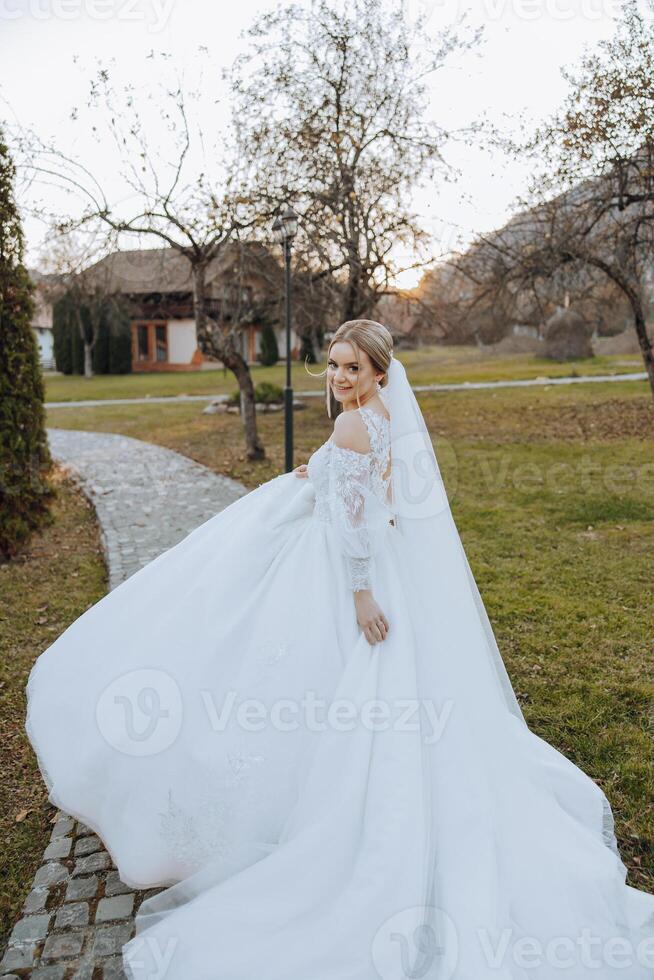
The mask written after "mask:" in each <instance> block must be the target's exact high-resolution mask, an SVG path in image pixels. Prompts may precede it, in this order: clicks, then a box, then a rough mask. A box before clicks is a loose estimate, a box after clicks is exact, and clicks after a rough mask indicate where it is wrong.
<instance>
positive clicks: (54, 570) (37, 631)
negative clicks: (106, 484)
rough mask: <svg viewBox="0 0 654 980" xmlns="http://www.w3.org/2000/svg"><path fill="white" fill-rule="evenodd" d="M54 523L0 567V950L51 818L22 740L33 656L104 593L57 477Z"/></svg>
mask: <svg viewBox="0 0 654 980" xmlns="http://www.w3.org/2000/svg"><path fill="white" fill-rule="evenodd" d="M53 483H54V484H55V486H56V488H57V491H58V492H57V496H56V499H55V501H54V504H53V508H52V515H53V518H54V521H53V523H52V524H51V525H50V526H48V527H47V528H45V529H44V530H43V531H42V532H41V533H40V534H37V535H35V536H34V537H33V538H32V539H31V541H30V543H29V545H28V547H27V548H26V549H25V551H24V552H23V554H21V556H20V557H19V558H17V559H15V560H14V561H12V562H8V563H4V564H0V705H1V710H0V835H1V836H2V857H3V860H2V872H1V876H2V877H1V879H0V881H1V887H0V895H1V896H2V898H0V947H1V946H3V945H4V943H5V942H6V940H7V938H8V935H9V932H11V929H12V928H13V926H14V923H15V922H16V920H17V919H18V918H19V915H20V910H21V907H22V903H23V901H24V900H25V897H26V896H27V893H28V891H29V889H30V886H31V883H32V878H33V877H34V873H35V871H36V869H37V868H38V867H39V866H40V864H41V858H42V855H43V851H44V850H45V847H46V845H47V843H48V840H49V837H50V832H51V830H52V826H51V820H52V818H53V816H54V815H55V813H56V810H55V808H54V807H53V806H52V805H51V804H50V803H48V798H47V791H46V788H45V784H44V782H43V780H42V778H41V774H40V772H39V770H38V766H37V764H36V759H35V757H34V753H33V751H32V747H31V745H30V744H29V742H28V740H27V736H26V734H25V729H24V725H25V685H26V683H27V677H28V674H29V672H30V668H31V667H32V664H33V663H34V660H35V659H36V657H37V655H38V654H39V653H40V652H41V651H42V650H44V649H45V648H46V647H47V646H48V645H49V644H50V643H52V642H53V640H54V639H56V637H57V636H59V634H60V633H62V632H63V631H64V629H65V628H66V627H67V626H68V625H69V624H70V623H72V622H73V620H74V619H76V618H77V617H78V616H80V615H81V614H82V613H83V612H84V610H85V609H86V608H88V606H90V605H91V604H92V603H94V602H97V600H98V599H100V598H101V597H102V596H103V595H104V594H105V592H106V591H107V578H106V574H105V566H104V561H103V558H102V553H101V547H100V537H99V531H98V527H97V524H96V520H95V514H94V512H93V509H92V508H91V506H90V505H89V504H88V503H87V501H86V498H85V497H84V496H83V495H82V494H81V492H80V491H79V490H78V489H76V488H75V486H74V485H73V483H71V482H70V481H69V480H68V479H67V478H65V477H64V476H63V475H62V473H61V472H60V471H56V472H55V474H54V479H53Z"/></svg>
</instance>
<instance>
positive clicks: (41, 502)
mask: <svg viewBox="0 0 654 980" xmlns="http://www.w3.org/2000/svg"><path fill="white" fill-rule="evenodd" d="M13 180H14V166H13V163H12V161H11V158H10V156H9V151H8V149H7V146H6V144H5V143H4V141H3V139H2V135H1V133H0V555H1V556H2V557H3V558H5V559H8V558H12V557H14V556H15V555H16V554H18V552H19V550H20V547H21V545H22V544H23V543H24V542H25V541H26V540H27V539H28V538H29V536H30V534H31V533H32V531H33V530H35V529H36V528H38V527H40V526H42V525H44V524H46V523H49V522H50V521H51V520H52V517H51V514H50V508H49V504H50V502H51V498H52V497H53V496H54V488H53V487H52V485H51V484H50V483H49V481H48V473H49V471H50V468H51V466H52V460H51V458H50V451H49V448H48V442H47V435H46V431H45V414H44V409H43V398H44V392H43V376H42V373H41V361H40V356H39V350H38V344H37V342H36V336H35V334H34V331H33V329H32V316H33V313H34V299H33V293H34V285H33V283H32V282H31V280H30V278H29V276H28V274H27V271H26V269H25V266H24V265H23V232H22V228H21V225H20V219H19V216H18V211H17V209H16V205H15V202H14V197H13Z"/></svg>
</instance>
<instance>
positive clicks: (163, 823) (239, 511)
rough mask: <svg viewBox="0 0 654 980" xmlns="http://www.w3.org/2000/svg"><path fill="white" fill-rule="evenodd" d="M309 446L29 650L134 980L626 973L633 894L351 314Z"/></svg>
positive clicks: (384, 373) (57, 785)
mask: <svg viewBox="0 0 654 980" xmlns="http://www.w3.org/2000/svg"><path fill="white" fill-rule="evenodd" d="M328 357H329V361H328V367H327V378H326V381H327V384H326V403H327V411H328V414H329V415H330V417H332V416H334V415H335V420H334V429H333V433H332V435H331V437H330V438H329V439H328V440H327V441H326V442H325V443H324V444H323V445H322V446H320V448H319V449H317V450H316V452H314V453H313V455H312V456H311V457H310V459H309V461H308V464H306V465H303V466H299V467H297V469H296V470H294V471H293V472H292V473H286V474H283V475H281V476H278V477H276V478H275V479H272V480H270V481H269V482H267V483H264V484H262V485H260V486H259V487H257V488H256V489H255V490H253V491H251V492H250V493H248V494H247V495H246V496H244V497H242V498H240V499H239V500H237V501H236V502H235V503H233V504H232V505H231V506H229V507H227V508H226V509H225V510H223V511H221V512H220V513H218V514H216V515H215V516H214V517H213V518H211V519H210V520H208V521H206V523H204V524H203V525H201V526H200V527H198V528H197V529H196V530H194V531H193V532H192V533H191V534H189V535H188V536H187V537H186V538H185V539H184V540H183V541H181V542H180V543H179V544H177V545H176V546H175V547H173V548H171V549H169V550H168V551H166V552H165V553H163V554H161V555H160V556H159V557H158V558H156V559H155V560H154V561H152V562H150V563H149V564H148V565H147V566H145V567H144V568H143V569H141V570H140V571H139V572H137V573H136V574H135V575H133V576H132V577H131V578H129V579H128V580H127V581H125V582H123V583H122V584H121V585H119V586H118V587H117V588H116V589H114V590H113V592H111V593H109V594H108V595H106V596H105V597H104V598H103V599H102V600H100V601H99V602H97V603H96V604H95V605H94V606H92V607H91V608H90V609H88V610H87V611H86V612H85V613H84V614H83V615H82V616H81V617H80V618H79V619H77V620H76V621H75V622H74V623H73V624H72V625H71V626H69V627H68V629H67V630H65V631H64V633H63V634H62V635H61V636H60V637H59V638H58V639H57V640H56V641H55V642H54V643H53V644H52V645H51V646H50V647H49V648H48V649H47V650H45V651H44V652H43V653H42V654H41V656H40V657H39V658H38V659H37V661H36V663H35V664H34V667H33V668H32V671H31V674H30V677H29V680H28V686H27V696H28V709H27V718H26V728H27V732H28V734H29V737H30V740H31V743H32V745H33V747H34V750H35V752H36V754H37V757H38V762H39V765H40V768H41V772H42V774H43V777H44V780H45V782H46V784H47V786H48V791H49V799H50V801H51V802H52V803H54V804H55V805H56V806H57V807H59V808H61V809H62V810H64V811H65V812H67V813H69V814H71V815H73V816H74V817H77V818H78V819H80V820H81V821H83V822H84V823H85V824H87V825H88V826H89V827H91V828H93V829H94V830H95V831H96V832H97V833H98V834H99V835H100V836H101V838H102V839H103V841H104V842H105V845H106V847H107V849H108V850H109V852H110V854H111V856H112V858H113V860H114V862H115V864H116V866H117V868H118V871H119V873H120V876H121V878H122V880H123V881H124V882H126V883H127V884H128V885H130V886H131V887H133V888H152V887H154V886H167V887H164V889H163V890H162V891H160V892H158V893H157V894H155V895H152V896H151V897H149V898H147V899H146V900H145V901H143V902H142V904H141V906H140V908H139V909H138V911H137V915H136V927H135V928H136V932H135V935H134V936H133V938H132V939H130V941H129V942H127V943H126V944H125V945H124V947H123V962H124V969H125V972H126V974H127V976H128V977H129V978H131V980H145V978H150V980H153V978H166V980H378V978H380V977H381V978H382V980H408V978H413V980H415V978H421V980H423V978H424V980H531V978H533V980H559V978H564V980H590V978H593V980H609V978H610V980H613V978H616V980H617V978H618V977H620V978H623V980H645V978H646V977H648V978H650V980H651V977H652V971H653V970H654V896H652V895H649V894H647V893H645V892H642V891H639V890H637V889H635V888H632V887H630V886H628V885H627V884H626V868H625V866H624V864H623V863H622V860H621V857H620V854H619V851H618V848H617V845H616V839H615V835H614V831H613V817H612V812H611V807H610V805H609V802H608V800H607V798H606V796H605V795H604V793H603V792H602V790H601V789H600V787H599V786H598V785H597V784H596V783H595V782H594V781H593V780H592V779H591V778H590V777H589V776H587V775H586V774H585V773H584V772H583V771H581V770H580V769H579V768H578V767H577V766H575V765H574V764H573V763H572V762H571V761H570V760H568V759H567V758H566V757H565V756H564V755H562V754H561V753H560V752H558V751H557V750H556V749H555V748H554V747H553V746H551V745H549V744H548V743H547V742H545V741H544V740H543V739H541V738H539V737H538V736H537V735H535V734H534V733H533V732H531V731H530V730H529V728H528V727H527V725H526V723H525V720H524V718H523V716H522V712H521V710H520V706H519V704H518V702H517V700H516V697H515V694H514V692H513V688H512V686H511V683H510V680H509V677H508V675H507V672H506V670H505V668H504V664H503V662H502V658H501V656H500V653H499V651H498V649H497V645H496V642H495V639H494V637H493V632H492V629H491V626H490V623H489V621H488V617H487V615H486V613H485V610H484V606H483V603H482V601H481V598H480V596H479V592H478V590H477V588H476V585H475V582H474V579H473V577H472V573H471V571H470V568H469V565H468V562H467V560H466V556H465V553H464V551H463V548H462V545H461V542H460V539H459V535H458V533H457V530H456V527H455V524H454V522H453V519H452V515H451V512H450V508H449V505H448V500H447V496H446V494H445V491H444V487H443V482H442V480H441V476H440V473H439V469H438V465H437V462H436V458H435V455H434V450H433V448H432V443H431V439H430V437H429V434H428V431H427V428H426V426H425V422H424V419H423V416H422V413H421V411H420V408H419V407H418V404H417V402H416V399H415V396H414V395H413V392H412V390H411V387H410V385H409V382H408V380H407V377H406V373H405V370H404V367H403V366H402V364H401V363H400V361H399V360H398V359H397V358H395V357H393V351H392V337H391V334H390V332H389V331H388V330H387V328H386V327H384V326H383V325H381V324H379V323H376V322H374V321H370V320H354V321H349V322H347V323H344V324H343V325H342V326H341V327H340V328H339V329H338V330H337V331H336V333H335V335H334V337H333V339H332V341H331V344H330V347H329V351H328Z"/></svg>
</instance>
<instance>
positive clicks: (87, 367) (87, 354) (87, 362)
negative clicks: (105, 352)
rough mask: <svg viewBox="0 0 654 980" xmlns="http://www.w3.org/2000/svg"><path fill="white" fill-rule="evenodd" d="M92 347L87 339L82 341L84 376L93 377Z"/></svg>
mask: <svg viewBox="0 0 654 980" xmlns="http://www.w3.org/2000/svg"><path fill="white" fill-rule="evenodd" d="M92 354H93V347H92V346H91V344H89V342H88V340H85V341H84V377H85V378H92V377H93V359H92Z"/></svg>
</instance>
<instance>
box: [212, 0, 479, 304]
mask: <svg viewBox="0 0 654 980" xmlns="http://www.w3.org/2000/svg"><path fill="white" fill-rule="evenodd" d="M248 35H249V37H250V39H251V49H250V51H249V52H248V53H247V54H245V55H243V56H242V57H240V58H238V59H237V60H236V62H235V65H234V67H233V70H232V74H231V80H232V87H233V91H234V107H235V131H236V133H237V138H238V142H239V145H240V146H241V147H242V152H243V153H244V154H249V155H250V158H251V159H252V161H253V174H252V176H253V182H254V186H256V195H257V198H258V199H259V200H261V201H268V202H270V206H274V205H276V204H277V203H278V202H280V201H283V200H289V201H292V203H293V206H294V207H295V209H296V210H297V211H298V212H299V214H300V216H301V222H300V234H301V236H302V253H303V255H304V257H305V267H306V270H307V274H308V275H312V276H314V277H315V278H319V279H325V277H327V276H329V277H331V278H332V279H333V281H334V282H335V283H336V286H337V296H338V300H339V306H340V315H341V317H342V318H343V319H348V318H352V317H356V316H365V315H369V314H370V312H371V311H372V309H373V308H374V305H375V303H376V300H377V298H378V296H379V295H380V294H382V293H383V292H385V291H386V290H387V289H388V287H389V283H391V281H392V280H393V278H394V277H395V276H396V275H397V274H398V273H399V272H400V271H401V269H400V267H399V266H398V264H397V257H396V250H397V249H398V248H404V249H406V250H407V251H410V252H412V253H414V254H415V255H416V259H415V262H414V263H413V264H412V265H411V267H412V268H413V267H422V266H425V265H427V264H428V262H429V261H431V258H430V256H429V255H428V245H429V237H428V235H427V234H426V232H425V231H424V229H423V228H422V227H421V225H420V223H419V221H418V219H417V217H416V215H415V214H414V213H413V212H412V211H411V209H410V207H409V205H408V201H409V200H410V195H411V192H412V190H413V188H414V187H415V186H416V184H417V183H418V182H419V181H421V180H425V179H429V178H434V177H435V176H436V175H437V174H441V175H445V174H447V175H448V176H450V177H451V176H452V171H451V169H450V168H448V167H447V165H446V163H445V161H444V159H443V155H442V148H443V146H444V144H445V142H446V140H447V139H450V138H452V137H453V134H451V133H447V132H445V130H444V129H442V128H441V127H439V126H437V125H435V124H432V123H429V122H428V121H426V107H427V105H428V91H427V88H426V84H425V82H426V79H427V77H428V76H429V75H431V74H433V73H434V72H436V71H438V70H439V69H442V67H443V66H444V65H445V64H446V62H447V59H448V57H449V56H450V55H451V54H453V53H455V52H459V51H461V50H463V49H465V48H467V47H469V46H471V45H473V44H474V43H475V42H476V40H477V37H478V35H477V34H476V33H473V32H469V31H466V30H465V29H464V28H462V27H461V25H460V24H459V25H457V26H456V27H454V28H451V29H450V30H447V31H445V32H443V33H442V34H441V35H440V36H439V38H438V41H437V42H436V43H431V42H429V43H428V35H427V32H426V30H424V24H423V23H422V22H420V21H419V22H418V23H417V24H416V25H414V26H410V24H409V22H408V19H407V17H406V13H405V5H404V3H403V2H400V3H390V2H388V0H351V2H350V3H347V4H334V3H333V2H329V0H313V2H312V3H311V5H310V6H309V7H303V6H300V5H298V4H294V3H293V4H289V5H287V6H283V7H279V8H277V9H276V10H275V11H274V12H271V13H266V14H263V15H262V16H261V17H260V18H259V19H258V20H257V21H256V23H255V24H254V25H253V27H252V28H251V29H250V30H249V32H248Z"/></svg>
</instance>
